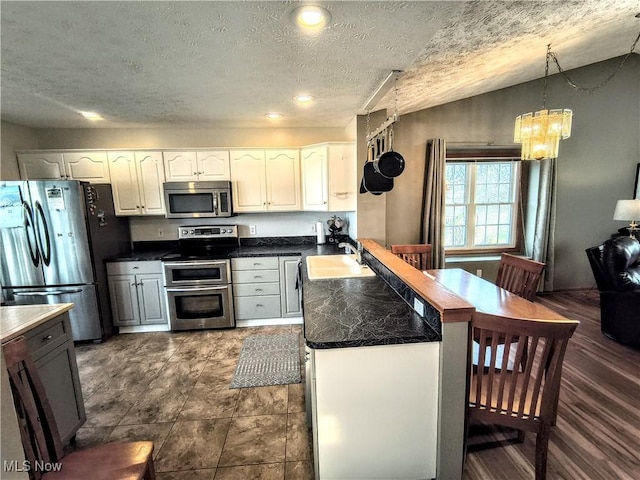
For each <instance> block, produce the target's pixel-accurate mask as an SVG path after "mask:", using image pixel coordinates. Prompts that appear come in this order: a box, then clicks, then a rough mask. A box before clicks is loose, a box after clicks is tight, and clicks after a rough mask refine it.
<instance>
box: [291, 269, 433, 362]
mask: <svg viewBox="0 0 640 480" xmlns="http://www.w3.org/2000/svg"><path fill="white" fill-rule="evenodd" d="M303 297H304V298H303V302H304V336H305V340H306V343H307V345H308V346H309V347H311V348H315V349H318V348H344V347H365V346H372V345H395V344H403V343H416V342H434V341H440V340H441V337H440V335H439V334H438V333H437V332H436V331H435V330H434V329H432V328H431V326H430V325H429V324H428V323H427V322H426V321H425V320H424V319H423V318H422V317H420V316H419V315H418V314H417V313H415V312H414V311H413V309H412V308H410V307H409V305H407V304H406V303H405V302H404V300H402V298H401V297H400V296H399V295H398V294H397V293H396V292H395V291H393V289H391V287H389V285H387V284H386V283H385V282H384V280H382V279H381V278H379V277H363V278H345V279H332V280H312V281H310V280H308V278H307V277H306V276H305V278H304V285H303Z"/></svg>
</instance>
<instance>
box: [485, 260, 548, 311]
mask: <svg viewBox="0 0 640 480" xmlns="http://www.w3.org/2000/svg"><path fill="white" fill-rule="evenodd" d="M544 267H545V264H544V263H540V262H536V261H535V260H529V259H527V258H523V257H518V256H516V255H511V254H509V253H503V254H502V256H501V257H500V265H499V266H498V276H497V278H496V285H498V286H499V287H502V288H504V289H505V290H509V291H510V292H511V293H515V294H516V295H518V296H520V297H522V298H526V299H527V300H529V301H531V302H532V301H533V300H534V299H535V298H536V291H537V290H538V283H539V281H540V277H541V276H542V271H543V270H544Z"/></svg>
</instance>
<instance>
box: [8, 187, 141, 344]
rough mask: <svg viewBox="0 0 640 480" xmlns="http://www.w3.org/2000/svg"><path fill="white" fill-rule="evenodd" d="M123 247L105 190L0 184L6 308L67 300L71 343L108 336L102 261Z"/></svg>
mask: <svg viewBox="0 0 640 480" xmlns="http://www.w3.org/2000/svg"><path fill="white" fill-rule="evenodd" d="M129 246H130V237H129V226H128V222H127V220H126V219H125V218H119V217H116V216H115V214H114V207H113V196H112V193H111V186H110V185H94V184H89V183H86V182H78V181H73V180H66V181H65V180H61V181H57V180H40V181H28V182H27V181H25V182H18V181H16V182H8V181H7V182H0V255H1V257H0V281H1V282H2V283H1V285H2V296H3V299H4V302H5V303H6V304H7V305H29V304H43V303H66V302H72V303H74V304H75V308H73V309H71V311H70V312H69V314H70V319H71V330H72V333H73V339H74V340H104V339H106V338H108V337H109V336H111V334H112V332H113V321H112V317H111V309H110V306H109V295H108V283H107V274H106V268H105V265H104V259H105V258H107V257H110V256H114V255H117V254H119V253H122V252H125V251H126V250H128V248H129Z"/></svg>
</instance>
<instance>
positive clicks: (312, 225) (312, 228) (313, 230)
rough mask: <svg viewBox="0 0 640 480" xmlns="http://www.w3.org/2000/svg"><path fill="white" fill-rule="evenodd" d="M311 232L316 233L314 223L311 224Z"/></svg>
mask: <svg viewBox="0 0 640 480" xmlns="http://www.w3.org/2000/svg"><path fill="white" fill-rule="evenodd" d="M311 233H316V224H315V223H312V224H311Z"/></svg>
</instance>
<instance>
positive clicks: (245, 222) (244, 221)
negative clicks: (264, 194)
mask: <svg viewBox="0 0 640 480" xmlns="http://www.w3.org/2000/svg"><path fill="white" fill-rule="evenodd" d="M332 215H337V216H339V217H341V218H343V219H345V220H346V219H347V218H346V217H347V216H346V213H345V212H287V213H285V212H278V213H275V212H274V213H241V214H238V215H236V216H234V217H230V218H219V219H215V221H214V222H211V221H208V220H202V219H185V220H181V219H167V218H164V217H130V219H129V227H130V228H131V240H132V241H134V242H138V241H154V240H177V238H178V227H179V226H181V225H200V224H203V223H204V224H208V223H215V224H216V225H238V235H239V236H240V237H296V236H315V235H316V233H315V225H316V222H317V221H318V220H320V221H322V222H323V223H324V224H325V231H326V233H327V235H328V234H329V231H328V228H327V227H326V223H327V220H328V219H329V217H331V216H332ZM250 225H255V227H256V234H255V235H251V234H250V233H249V226H250ZM312 227H313V228H314V229H312ZM159 231H161V232H162V236H159ZM341 233H344V234H345V235H348V234H349V230H348V226H345V227H343V231H342V232H341Z"/></svg>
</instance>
